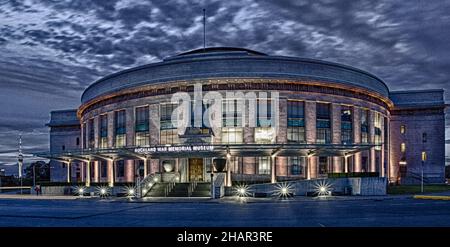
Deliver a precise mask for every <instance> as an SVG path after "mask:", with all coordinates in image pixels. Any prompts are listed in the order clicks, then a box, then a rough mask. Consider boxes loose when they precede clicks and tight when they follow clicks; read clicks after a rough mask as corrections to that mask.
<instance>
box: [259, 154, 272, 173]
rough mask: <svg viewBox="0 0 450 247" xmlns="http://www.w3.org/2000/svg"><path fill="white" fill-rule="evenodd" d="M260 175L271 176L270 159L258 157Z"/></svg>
mask: <svg viewBox="0 0 450 247" xmlns="http://www.w3.org/2000/svg"><path fill="white" fill-rule="evenodd" d="M258 174H264V175H267V174H270V157H269V156H266V157H258Z"/></svg>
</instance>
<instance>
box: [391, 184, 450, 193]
mask: <svg viewBox="0 0 450 247" xmlns="http://www.w3.org/2000/svg"><path fill="white" fill-rule="evenodd" d="M444 191H450V185H447V184H432V185H424V187H423V192H424V193H434V192H444ZM387 193H388V194H391V195H401V194H420V193H421V192H420V185H391V186H388V188H387Z"/></svg>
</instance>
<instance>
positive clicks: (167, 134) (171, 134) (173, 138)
mask: <svg viewBox="0 0 450 247" xmlns="http://www.w3.org/2000/svg"><path fill="white" fill-rule="evenodd" d="M159 143H160V144H177V143H180V138H179V136H178V130H177V129H168V130H161V133H160V140H159Z"/></svg>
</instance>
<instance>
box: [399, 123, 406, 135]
mask: <svg viewBox="0 0 450 247" xmlns="http://www.w3.org/2000/svg"><path fill="white" fill-rule="evenodd" d="M405 131H406V127H405V125H402V126H400V133H401V134H405Z"/></svg>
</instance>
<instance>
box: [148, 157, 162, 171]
mask: <svg viewBox="0 0 450 247" xmlns="http://www.w3.org/2000/svg"><path fill="white" fill-rule="evenodd" d="M157 172H160V170H159V159H151V160H150V173H151V174H155V173H157Z"/></svg>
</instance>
